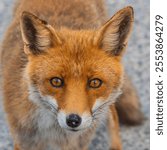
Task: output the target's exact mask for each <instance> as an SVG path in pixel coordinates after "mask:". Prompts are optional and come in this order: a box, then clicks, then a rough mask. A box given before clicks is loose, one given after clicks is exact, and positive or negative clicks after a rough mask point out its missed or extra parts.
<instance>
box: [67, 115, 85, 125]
mask: <svg viewBox="0 0 167 150" xmlns="http://www.w3.org/2000/svg"><path fill="white" fill-rule="evenodd" d="M81 121H82V119H81V117H80V116H78V115H77V114H70V115H69V116H68V117H67V118H66V123H67V125H68V126H69V127H71V128H76V127H78V126H79V125H80V124H81Z"/></svg>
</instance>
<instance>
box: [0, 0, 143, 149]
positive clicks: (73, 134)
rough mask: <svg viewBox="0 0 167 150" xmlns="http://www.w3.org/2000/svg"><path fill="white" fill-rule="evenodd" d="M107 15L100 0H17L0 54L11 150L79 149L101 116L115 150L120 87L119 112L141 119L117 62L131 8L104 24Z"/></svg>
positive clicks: (128, 29) (117, 146)
mask: <svg viewBox="0 0 167 150" xmlns="http://www.w3.org/2000/svg"><path fill="white" fill-rule="evenodd" d="M33 14H35V15H33ZM36 16H37V17H36ZM39 18H40V19H39ZM106 18H107V16H106V12H105V8H104V2H103V1H102V0H91V1H90V0H73V1H69V0H61V1H60V0H47V1H46V0H36V1H33V0H29V1H27V0H20V1H18V2H17V5H16V8H15V13H14V18H13V21H12V24H11V25H10V27H9V29H8V31H7V33H6V36H5V39H4V42H3V46H2V53H1V57H2V58H1V59H2V75H3V89H4V90H3V92H4V107H5V111H6V113H7V118H8V122H9V125H10V130H11V133H12V136H13V138H14V144H15V150H48V149H51V150H53V149H56V150H59V149H60V150H78V149H83V150H86V149H87V148H88V145H89V142H90V141H91V138H92V136H93V134H94V132H95V129H96V126H97V125H98V124H99V123H100V122H101V121H103V120H104V119H108V120H109V121H108V122H109V124H108V125H109V128H110V131H111V133H112V134H111V136H112V147H111V148H112V149H119V150H120V149H121V142H120V138H119V127H118V118H117V112H116V110H115V106H114V102H115V101H116V99H118V96H119V95H120V94H121V91H122V90H123V94H122V96H121V97H120V98H119V99H120V101H119V102H118V104H117V108H118V110H119V114H121V116H122V118H124V120H125V121H126V120H127V121H129V122H131V123H139V122H140V121H141V118H142V117H141V116H142V115H141V112H140V110H139V108H140V105H139V102H138V98H137V96H136V93H135V91H134V89H133V87H132V85H131V83H130V82H129V80H125V81H124V73H123V67H122V64H121V58H122V55H123V52H124V49H125V48H126V45H127V41H128V37H129V34H130V32H131V29H132V24H133V9H132V8H131V7H126V8H124V9H122V10H120V11H119V12H118V13H116V14H115V15H114V16H113V17H112V18H111V19H110V20H109V21H107V22H106V23H104V20H106ZM44 20H45V21H44ZM46 21H47V22H48V23H47V22H46ZM102 24H103V25H102ZM125 79H126V78H125ZM126 83H128V85H127V84H126ZM124 91H128V92H127V93H124ZM129 93H130V96H129ZM120 103H121V104H120ZM126 106H128V108H130V109H128V110H126ZM128 111H129V112H128ZM132 112H133V113H132Z"/></svg>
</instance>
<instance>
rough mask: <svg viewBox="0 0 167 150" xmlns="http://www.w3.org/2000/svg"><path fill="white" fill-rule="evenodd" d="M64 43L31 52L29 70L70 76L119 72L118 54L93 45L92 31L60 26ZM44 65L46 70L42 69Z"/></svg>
mask: <svg viewBox="0 0 167 150" xmlns="http://www.w3.org/2000/svg"><path fill="white" fill-rule="evenodd" d="M59 36H60V37H62V39H63V43H62V44H61V45H58V46H56V44H55V46H54V47H52V48H50V49H48V50H47V51H46V52H45V53H43V54H40V55H38V56H30V58H29V60H30V61H29V62H30V64H31V68H30V69H31V70H36V71H35V72H37V70H38V71H42V72H43V74H45V73H46V74H48V73H51V74H52V73H53V75H51V76H54V75H55V74H59V75H62V76H65V75H68V76H69V75H72V76H73V77H77V76H81V75H86V76H92V75H95V76H96V75H100V74H103V72H104V73H105V74H106V75H107V73H108V72H110V73H111V72H114V73H116V74H117V73H118V75H119V73H120V71H121V69H120V68H121V65H120V62H119V61H118V58H115V57H112V56H109V54H108V53H107V52H105V51H104V50H102V49H99V48H98V47H97V46H95V45H93V38H94V32H91V31H68V30H61V31H60V32H59ZM43 69H45V71H44V70H43Z"/></svg>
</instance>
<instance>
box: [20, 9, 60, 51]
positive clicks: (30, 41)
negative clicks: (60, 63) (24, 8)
mask: <svg viewBox="0 0 167 150" xmlns="http://www.w3.org/2000/svg"><path fill="white" fill-rule="evenodd" d="M20 26H21V34H22V38H23V42H24V51H25V53H26V54H40V53H41V52H44V51H46V50H47V49H48V48H51V47H52V46H53V44H54V40H56V41H57V42H60V39H59V38H58V37H56V36H55V30H54V29H53V28H52V27H51V26H50V25H48V24H47V22H45V21H43V20H41V19H39V18H37V17H36V16H34V15H33V14H31V13H29V12H23V13H22V16H21V21H20Z"/></svg>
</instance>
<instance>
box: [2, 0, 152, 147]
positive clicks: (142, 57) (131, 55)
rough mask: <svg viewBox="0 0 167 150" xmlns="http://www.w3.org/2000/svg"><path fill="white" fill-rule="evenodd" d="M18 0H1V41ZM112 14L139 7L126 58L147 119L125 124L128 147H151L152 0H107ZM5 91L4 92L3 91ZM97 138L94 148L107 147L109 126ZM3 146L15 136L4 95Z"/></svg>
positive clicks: (10, 144)
mask: <svg viewBox="0 0 167 150" xmlns="http://www.w3.org/2000/svg"><path fill="white" fill-rule="evenodd" d="M13 1H14V0H0V41H1V40H2V38H3V35H4V31H5V30H6V28H7V26H8V24H9V23H10V20H11V16H12V8H13ZM107 4H108V8H109V14H110V15H112V14H113V13H114V12H116V11H118V10H119V9H121V8H122V7H124V6H127V5H131V6H133V7H134V11H135V25H134V30H133V33H132V37H131V39H130V43H129V46H128V50H127V53H126V56H125V59H124V62H125V67H126V70H127V73H128V74H129V76H130V77H131V78H132V80H133V82H134V84H135V86H136V88H137V90H138V93H139V96H140V99H141V103H142V110H143V112H144V114H145V116H146V118H147V119H146V120H145V122H144V123H143V125H141V126H137V127H126V126H121V136H122V141H123V149H124V150H148V149H149V142H150V140H149V138H150V133H149V131H150V129H149V128H150V126H149V112H150V108H149V99H150V97H149V95H150V93H149V79H150V78H149V68H150V66H149V31H150V28H149V16H150V12H149V10H150V9H149V6H150V4H149V0H135V1H134V0H126V1H125V0H120V1H119V2H118V1H117V2H116V1H115V0H107ZM0 95H1V94H0ZM97 134H98V136H97V137H96V138H95V139H94V140H93V142H92V144H91V146H90V149H91V150H107V149H108V144H107V142H108V141H107V134H106V129H105V128H104V127H101V128H100V129H99V130H98V131H97ZM0 150H12V140H11V138H10V134H9V131H8V128H7V125H6V123H5V119H4V113H3V109H2V96H0Z"/></svg>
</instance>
